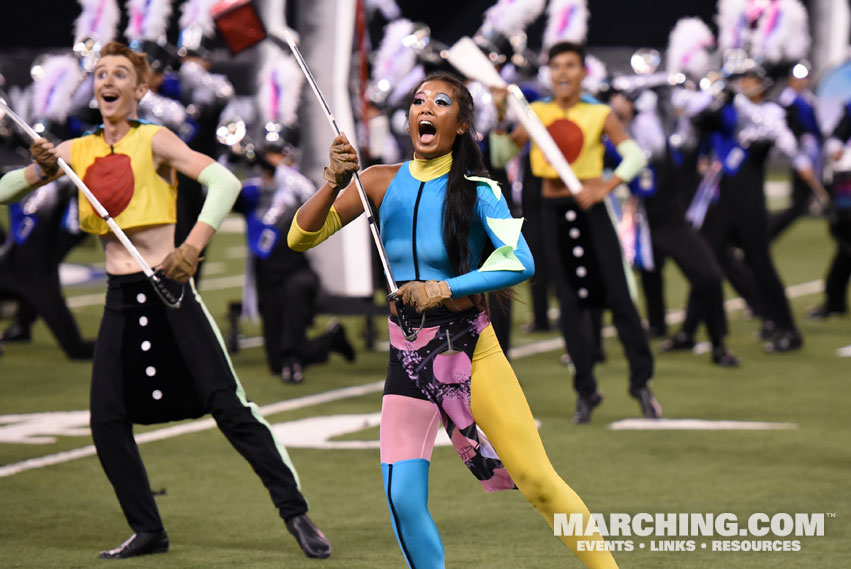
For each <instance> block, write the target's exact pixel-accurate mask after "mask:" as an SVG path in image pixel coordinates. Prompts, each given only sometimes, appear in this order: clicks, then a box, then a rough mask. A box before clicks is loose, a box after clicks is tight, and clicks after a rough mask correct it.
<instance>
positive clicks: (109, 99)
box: [103, 95, 118, 103]
mask: <svg viewBox="0 0 851 569" xmlns="http://www.w3.org/2000/svg"><path fill="white" fill-rule="evenodd" d="M103 100H104V101H106V102H107V103H114V102H115V101H117V100H118V95H104V96H103Z"/></svg>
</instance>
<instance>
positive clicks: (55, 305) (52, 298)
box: [0, 263, 93, 359]
mask: <svg viewBox="0 0 851 569" xmlns="http://www.w3.org/2000/svg"><path fill="white" fill-rule="evenodd" d="M0 296H9V297H12V298H17V299H19V300H20V301H21V306H22V307H24V306H25V307H26V309H25V310H29V311H30V312H31V313H35V314H37V315H38V316H41V317H42V318H44V323H45V324H47V327H48V328H49V329H50V332H51V333H52V334H53V336H54V338H56V341H57V342H58V343H59V346H60V347H61V348H62V351H64V352H65V355H67V356H68V357H69V358H71V359H88V358H91V357H92V350H93V347H92V343H91V342H87V341H85V340H83V338H82V336H81V335H80V329H79V328H78V327H77V321H76V320H75V319H74V316H73V315H72V314H71V311H70V310H69V309H68V305H67V304H66V303H65V297H64V296H63V294H62V287H61V285H60V283H59V273H58V272H26V273H23V272H20V271H17V270H16V269H15V268H13V267H10V265H9V264H8V263H0ZM32 320H34V318H33V319H30V321H29V322H27V323H31V322H32Z"/></svg>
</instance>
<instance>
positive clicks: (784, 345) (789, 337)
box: [763, 330, 804, 354]
mask: <svg viewBox="0 0 851 569" xmlns="http://www.w3.org/2000/svg"><path fill="white" fill-rule="evenodd" d="M803 345H804V339H803V338H802V337H801V333H800V332H798V331H797V330H778V331H777V333H776V334H775V335H774V338H772V339H771V341H769V342H766V343H765V345H764V346H763V350H765V352H766V353H768V354H774V353H780V352H790V351H792V350H798V349H800V348H801V346H803Z"/></svg>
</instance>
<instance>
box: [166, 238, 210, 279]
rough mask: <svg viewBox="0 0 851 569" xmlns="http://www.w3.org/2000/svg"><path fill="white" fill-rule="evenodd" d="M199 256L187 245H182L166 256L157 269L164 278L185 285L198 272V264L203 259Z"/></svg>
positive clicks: (198, 252)
mask: <svg viewBox="0 0 851 569" xmlns="http://www.w3.org/2000/svg"><path fill="white" fill-rule="evenodd" d="M200 254H201V252H200V251H199V250H198V249H196V248H195V247H193V246H192V245H190V244H189V243H183V244H182V245H181V246H180V247H178V248H177V249H174V250H173V251H172V252H171V253H169V254H168V255H166V257H165V259H163V261H162V263H160V266H159V269H160V270H161V271H162V272H163V274H164V275H165V278H167V279H171V280H173V281H176V282H179V283H185V282H187V281H189V279H190V278H192V275H194V274H195V271H197V270H198V262H199V261H200V260H201V259H203V257H200V258H199V255H200Z"/></svg>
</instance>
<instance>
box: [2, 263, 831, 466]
mask: <svg viewBox="0 0 851 569" xmlns="http://www.w3.org/2000/svg"><path fill="white" fill-rule="evenodd" d="M242 282H243V277H242V276H232V277H220V278H216V279H205V280H204V281H202V283H201V290H219V289H225V288H237V287H241V286H242ZM823 289H824V282H823V281H821V280H817V281H810V282H807V283H802V284H798V285H793V286H789V287H787V288H786V293H787V295H788V296H789V298H796V297H799V296H805V295H808V294H815V293H818V292H820V291H822V290H823ZM95 299H97V301H95ZM102 303H103V295H102V294H98V295H94V294H90V295H82V296H76V297H69V298H68V305H69V306H71V307H74V308H76V307H80V306H91V305H95V304H102ZM724 306H725V308H726V309H727V310H728V311H732V310H737V309H741V308H743V307H744V303H743V302H742V300H741V299H740V298H732V299H730V300H728V301H726V302H725V303H724ZM683 318H684V311H682V310H675V311H673V312H671V313H669V314H668V316H667V318H666V319H667V321H668V322H669V323H671V324H676V323H678V322H682V320H683ZM603 333H604V334H605V335H607V336H610V335H613V334H614V328H613V327H612V326H607V327H606V328H605V329H604V331H603ZM563 348H564V344H563V342H562V339H561V338H560V337H559V338H551V339H548V340H542V341H540V342H534V343H532V344H528V345H526V346H518V347H516V348H512V349H511V350H510V356H511V358H513V359H519V358H524V357H528V356H531V355H535V354H540V353H544V352H552V351H555V350H561V349H563ZM383 387H384V380H381V381H376V382H373V383H365V384H363V385H355V386H352V387H344V388H342V389H335V390H332V391H326V392H323V393H317V394H315V395H307V396H305V397H298V398H296V399H288V400H286V401H278V402H277V403H270V404H269V405H264V406H262V407H260V412H261V413H262V414H263V415H271V414H275V413H282V412H284V411H293V410H296V409H303V408H305V407H311V406H313V405H321V404H323V403H329V402H331V401H339V400H341V399H349V398H351V397H359V396H361V395H366V394H369V393H377V392H379V391H381V390H382V389H383ZM615 424H616V423H615ZM215 426H216V423H215V421H213V419H199V420H196V421H192V422H189V423H184V424H181V425H174V426H171V427H164V428H162V429H156V430H154V431H149V432H147V433H141V434H139V435H136V442H137V443H139V444H142V443H147V442H151V441H160V440H163V439H168V438H171V437H176V436H180V435H185V434H188V433H197V432H200V431H205V430H207V429H212V428H214V427H215ZM657 428H658V427H657ZM669 428H671V427H669ZM716 428H717V427H716ZM772 428H789V427H772ZM94 455H95V447H94V446H91V445H90V446H86V447H83V448H79V449H74V450H70V451H65V452H60V453H56V454H51V455H47V456H42V457H38V458H31V459H29V460H24V461H21V462H17V463H14V464H7V465H5V466H0V478H2V477H4V476H11V475H13V474H18V473H19V472H24V471H27V470H33V469H36V468H43V467H45V466H50V465H53V464H61V463H63V462H69V461H71V460H75V459H78V458H84V457H88V456H94Z"/></svg>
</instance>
